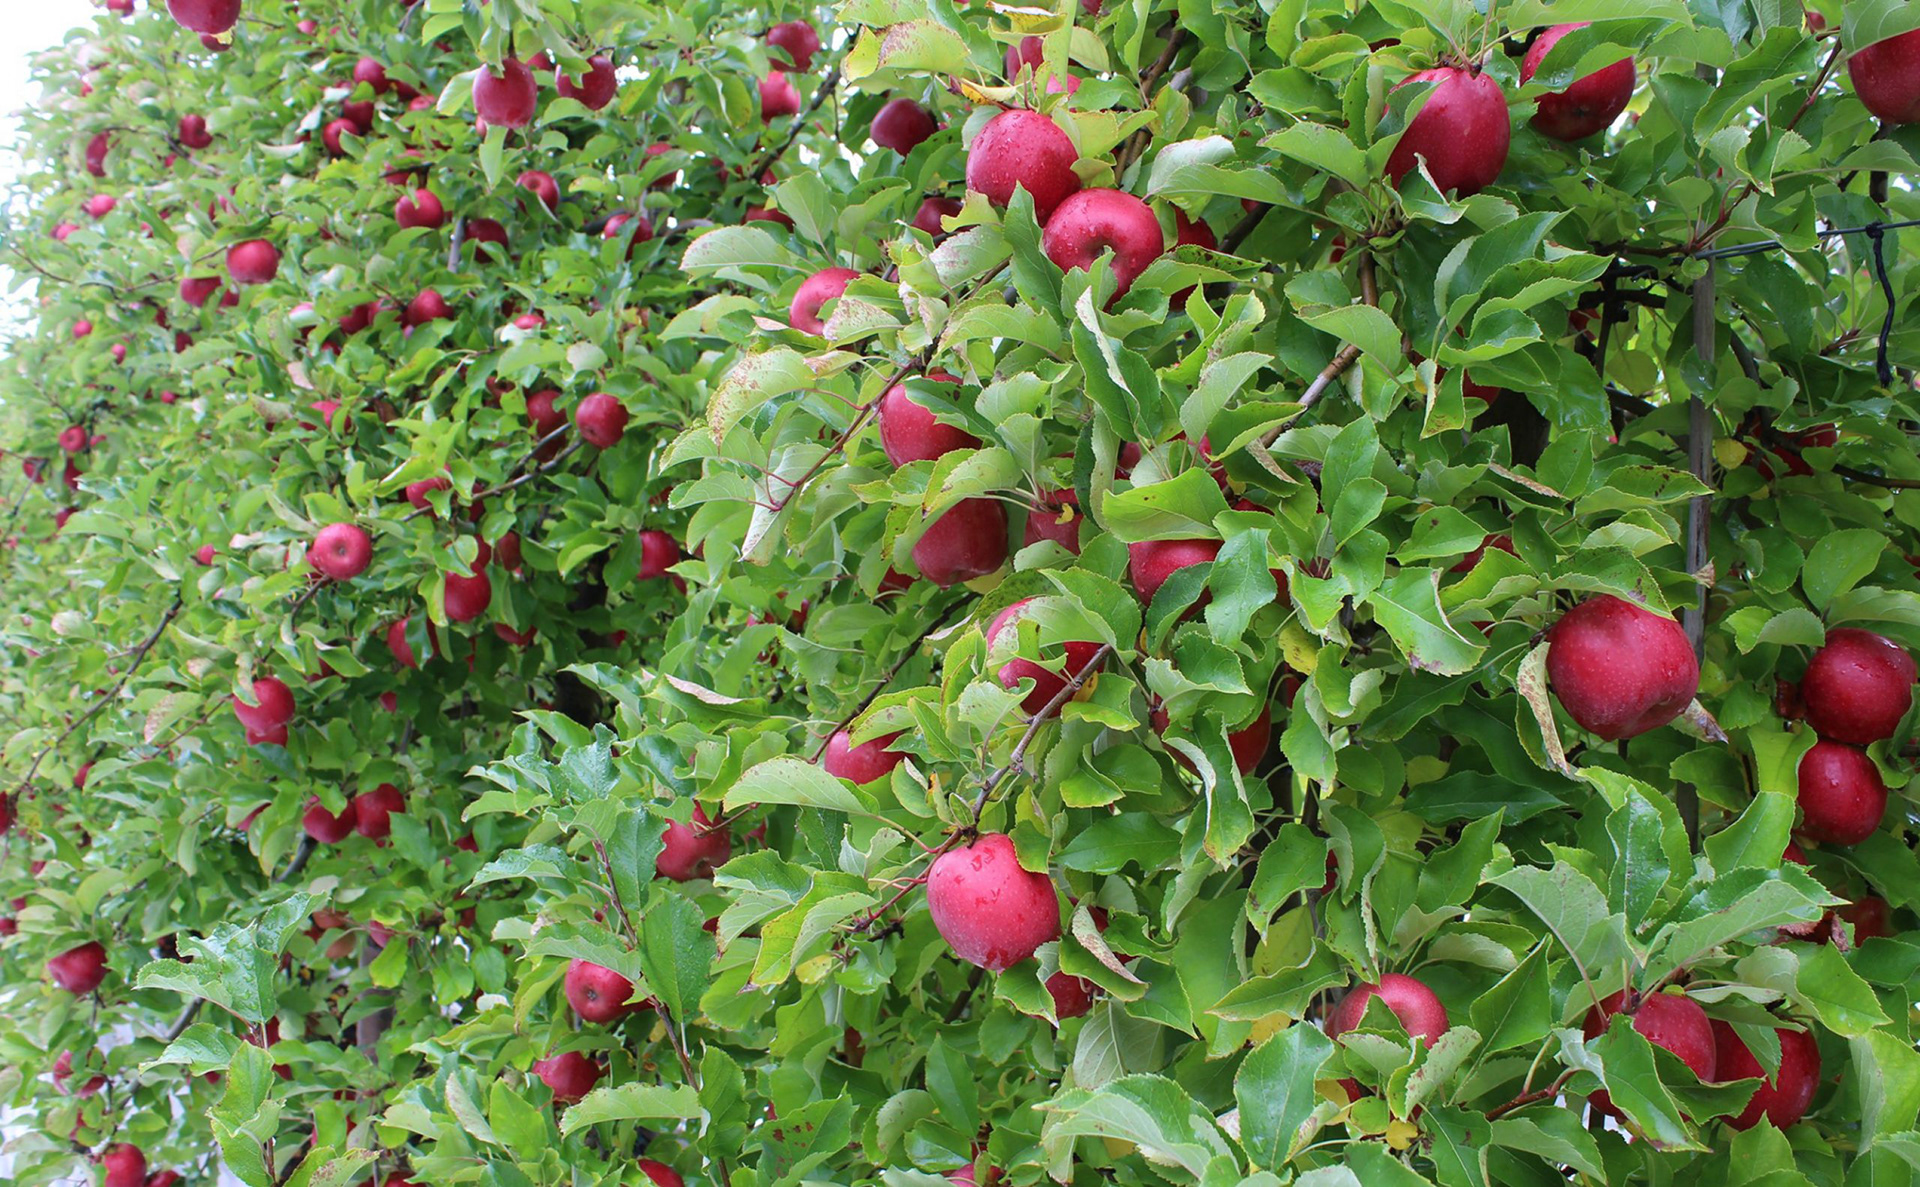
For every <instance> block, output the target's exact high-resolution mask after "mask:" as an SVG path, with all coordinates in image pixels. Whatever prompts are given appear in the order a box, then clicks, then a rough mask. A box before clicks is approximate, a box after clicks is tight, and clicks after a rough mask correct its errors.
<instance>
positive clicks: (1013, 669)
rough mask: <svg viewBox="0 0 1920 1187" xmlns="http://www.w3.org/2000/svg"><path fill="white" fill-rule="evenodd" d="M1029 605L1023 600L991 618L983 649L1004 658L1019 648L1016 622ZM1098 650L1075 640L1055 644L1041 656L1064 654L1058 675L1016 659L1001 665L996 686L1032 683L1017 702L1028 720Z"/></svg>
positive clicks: (1043, 650)
mask: <svg viewBox="0 0 1920 1187" xmlns="http://www.w3.org/2000/svg"><path fill="white" fill-rule="evenodd" d="M1032 602H1033V599H1032V598H1023V599H1021V600H1020V601H1018V602H1015V603H1013V604H1012V605H1010V606H1008V607H1007V608H1006V609H1004V610H1002V611H1000V613H998V614H996V615H994V618H993V622H992V624H991V625H989V626H988V627H987V648H988V650H989V651H990V652H991V651H999V652H1001V653H1002V654H1004V653H1006V652H1008V651H1012V650H1014V649H1016V648H1018V647H1019V645H1020V638H1019V634H1020V619H1021V618H1022V617H1023V615H1022V613H1021V612H1022V611H1023V610H1024V609H1025V608H1026V607H1027V606H1028V605H1030V604H1031V603H1032ZM1099 650H1100V645H1099V644H1098V643H1088V642H1084V641H1079V640H1076V641H1072V642H1068V643H1065V644H1059V645H1057V646H1056V647H1050V648H1042V653H1043V655H1044V654H1045V653H1046V652H1048V651H1056V652H1064V653H1065V655H1066V664H1065V666H1064V667H1063V668H1062V670H1061V671H1058V672H1054V671H1049V670H1048V669H1047V668H1045V667H1043V666H1041V665H1040V664H1038V663H1035V662H1034V661H1033V660H1030V659H1021V658H1017V657H1016V658H1014V659H1010V660H1008V661H1007V662H1006V663H1004V664H1001V665H1000V670H999V671H998V672H997V673H996V675H997V676H998V678H999V680H1000V686H1001V687H1002V688H1006V689H1009V690H1011V689H1016V688H1019V687H1020V682H1021V681H1022V680H1026V679H1031V680H1032V681H1033V688H1032V690H1031V691H1029V692H1028V693H1027V695H1026V696H1025V697H1023V698H1021V701H1020V707H1021V708H1023V709H1025V710H1026V711H1027V714H1028V715H1029V716H1032V715H1033V714H1035V713H1038V712H1040V711H1041V710H1042V709H1044V708H1046V707H1047V703H1048V702H1049V701H1051V700H1053V698H1054V697H1055V696H1057V695H1058V694H1059V692H1060V690H1061V689H1063V688H1065V687H1066V686H1067V681H1069V680H1071V679H1073V678H1074V677H1075V676H1076V675H1078V674H1079V673H1080V672H1081V670H1082V669H1084V668H1085V667H1086V666H1087V665H1088V664H1089V663H1091V662H1093V656H1094V653H1095V652H1097V651H1099ZM1047 658H1052V657H1051V656H1048V657H1047Z"/></svg>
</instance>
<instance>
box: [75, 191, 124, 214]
mask: <svg viewBox="0 0 1920 1187" xmlns="http://www.w3.org/2000/svg"><path fill="white" fill-rule="evenodd" d="M118 205H120V199H118V198H116V197H114V196H113V195H112V194H95V195H94V196H93V197H91V198H88V199H87V201H86V204H85V205H84V206H82V207H81V208H80V209H82V210H84V211H86V212H87V213H88V214H89V215H91V216H92V217H94V218H105V217H107V216H108V215H109V214H112V213H113V208H114V207H116V206H118Z"/></svg>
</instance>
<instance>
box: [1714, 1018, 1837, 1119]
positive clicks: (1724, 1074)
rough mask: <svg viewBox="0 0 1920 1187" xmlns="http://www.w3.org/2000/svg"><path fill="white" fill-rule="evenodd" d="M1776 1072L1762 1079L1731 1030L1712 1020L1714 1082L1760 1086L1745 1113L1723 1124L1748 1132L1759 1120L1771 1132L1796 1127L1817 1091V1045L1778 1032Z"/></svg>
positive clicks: (1806, 1037) (1797, 1033)
mask: <svg viewBox="0 0 1920 1187" xmlns="http://www.w3.org/2000/svg"><path fill="white" fill-rule="evenodd" d="M1774 1033H1775V1034H1777V1035H1779V1036H1780V1067H1779V1070H1777V1071H1776V1072H1775V1073H1774V1074H1773V1075H1772V1076H1768V1075H1767V1074H1766V1071H1765V1069H1763V1068H1762V1067H1761V1066H1760V1061H1759V1060H1758V1059H1756V1058H1754V1054H1753V1051H1752V1050H1751V1049H1749V1048H1748V1047H1747V1045H1746V1044H1745V1043H1743V1042H1741V1041H1740V1036H1739V1035H1738V1034H1736V1033H1735V1032H1734V1029H1733V1027H1731V1026H1729V1025H1727V1024H1726V1023H1724V1022H1722V1021H1720V1020H1719V1019H1717V1018H1716V1019H1714V1020H1713V1046H1714V1065H1715V1071H1714V1078H1716V1079H1719V1080H1722V1081H1725V1080H1759V1081H1760V1087H1759V1088H1757V1089H1755V1090H1754V1094H1753V1099H1751V1100H1749V1101H1748V1102H1747V1107H1746V1109H1745V1110H1744V1111H1743V1112H1741V1114H1740V1115H1739V1116H1738V1117H1734V1118H1732V1119H1730V1120H1729V1121H1728V1122H1727V1124H1728V1125H1731V1126H1733V1128H1735V1129H1752V1128H1753V1127H1754V1126H1756V1125H1758V1124H1760V1118H1761V1116H1762V1115H1764V1116H1765V1117H1766V1118H1767V1120H1769V1121H1771V1122H1773V1127H1774V1128H1775V1129H1785V1128H1787V1127H1788V1126H1790V1125H1795V1124H1798V1123H1799V1121H1800V1118H1802V1117H1804V1116H1806V1115H1807V1106H1808V1105H1809V1104H1812V1103H1813V1093H1814V1090H1815V1089H1817V1088H1818V1087H1820V1045H1819V1044H1818V1043H1816V1042H1814V1039H1813V1035H1812V1034H1811V1033H1809V1032H1807V1031H1804V1030H1786V1029H1780V1030H1776V1031H1775V1032H1774Z"/></svg>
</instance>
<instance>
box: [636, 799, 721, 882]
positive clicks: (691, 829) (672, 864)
mask: <svg viewBox="0 0 1920 1187" xmlns="http://www.w3.org/2000/svg"><path fill="white" fill-rule="evenodd" d="M712 823H713V821H712V820H711V819H710V818H709V817H708V816H707V810H706V807H705V805H702V804H695V805H694V806H693V822H692V823H690V824H682V823H681V822H680V821H678V820H670V821H668V822H667V831H666V835H665V837H664V841H665V845H666V847H665V848H663V849H662V850H661V851H660V856H659V857H658V858H656V859H655V861H654V873H656V874H658V875H659V876H660V877H662V878H671V879H673V880H674V881H675V882H691V881H693V880H694V879H696V878H711V877H713V871H714V870H716V869H718V868H719V867H721V866H723V865H725V864H727V858H729V857H731V856H732V855H733V837H732V835H731V834H730V833H728V831H727V830H726V829H725V828H709V827H708V826H709V825H711V824H712Z"/></svg>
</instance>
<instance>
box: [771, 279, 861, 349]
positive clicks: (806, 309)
mask: <svg viewBox="0 0 1920 1187" xmlns="http://www.w3.org/2000/svg"><path fill="white" fill-rule="evenodd" d="M859 277H860V273H858V272H855V271H854V270H853V269H852V268H823V269H821V270H820V271H818V272H815V273H814V274H813V275H812V276H809V277H807V278H806V279H805V280H803V281H801V282H800V287H799V288H798V289H796V290H795V291H794V294H793V301H792V302H791V303H790V304H789V305H788V306H787V324H788V325H790V326H792V327H793V328H794V329H796V330H799V331H800V332H801V333H803V334H819V333H822V332H824V331H825V330H826V328H827V323H826V322H824V321H822V320H821V319H820V309H821V307H822V306H824V305H825V304H826V303H827V302H828V301H833V300H837V299H838V298H839V296H840V294H841V293H844V292H846V291H847V286H848V285H849V284H851V283H853V282H854V281H855V280H857V279H859Z"/></svg>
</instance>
